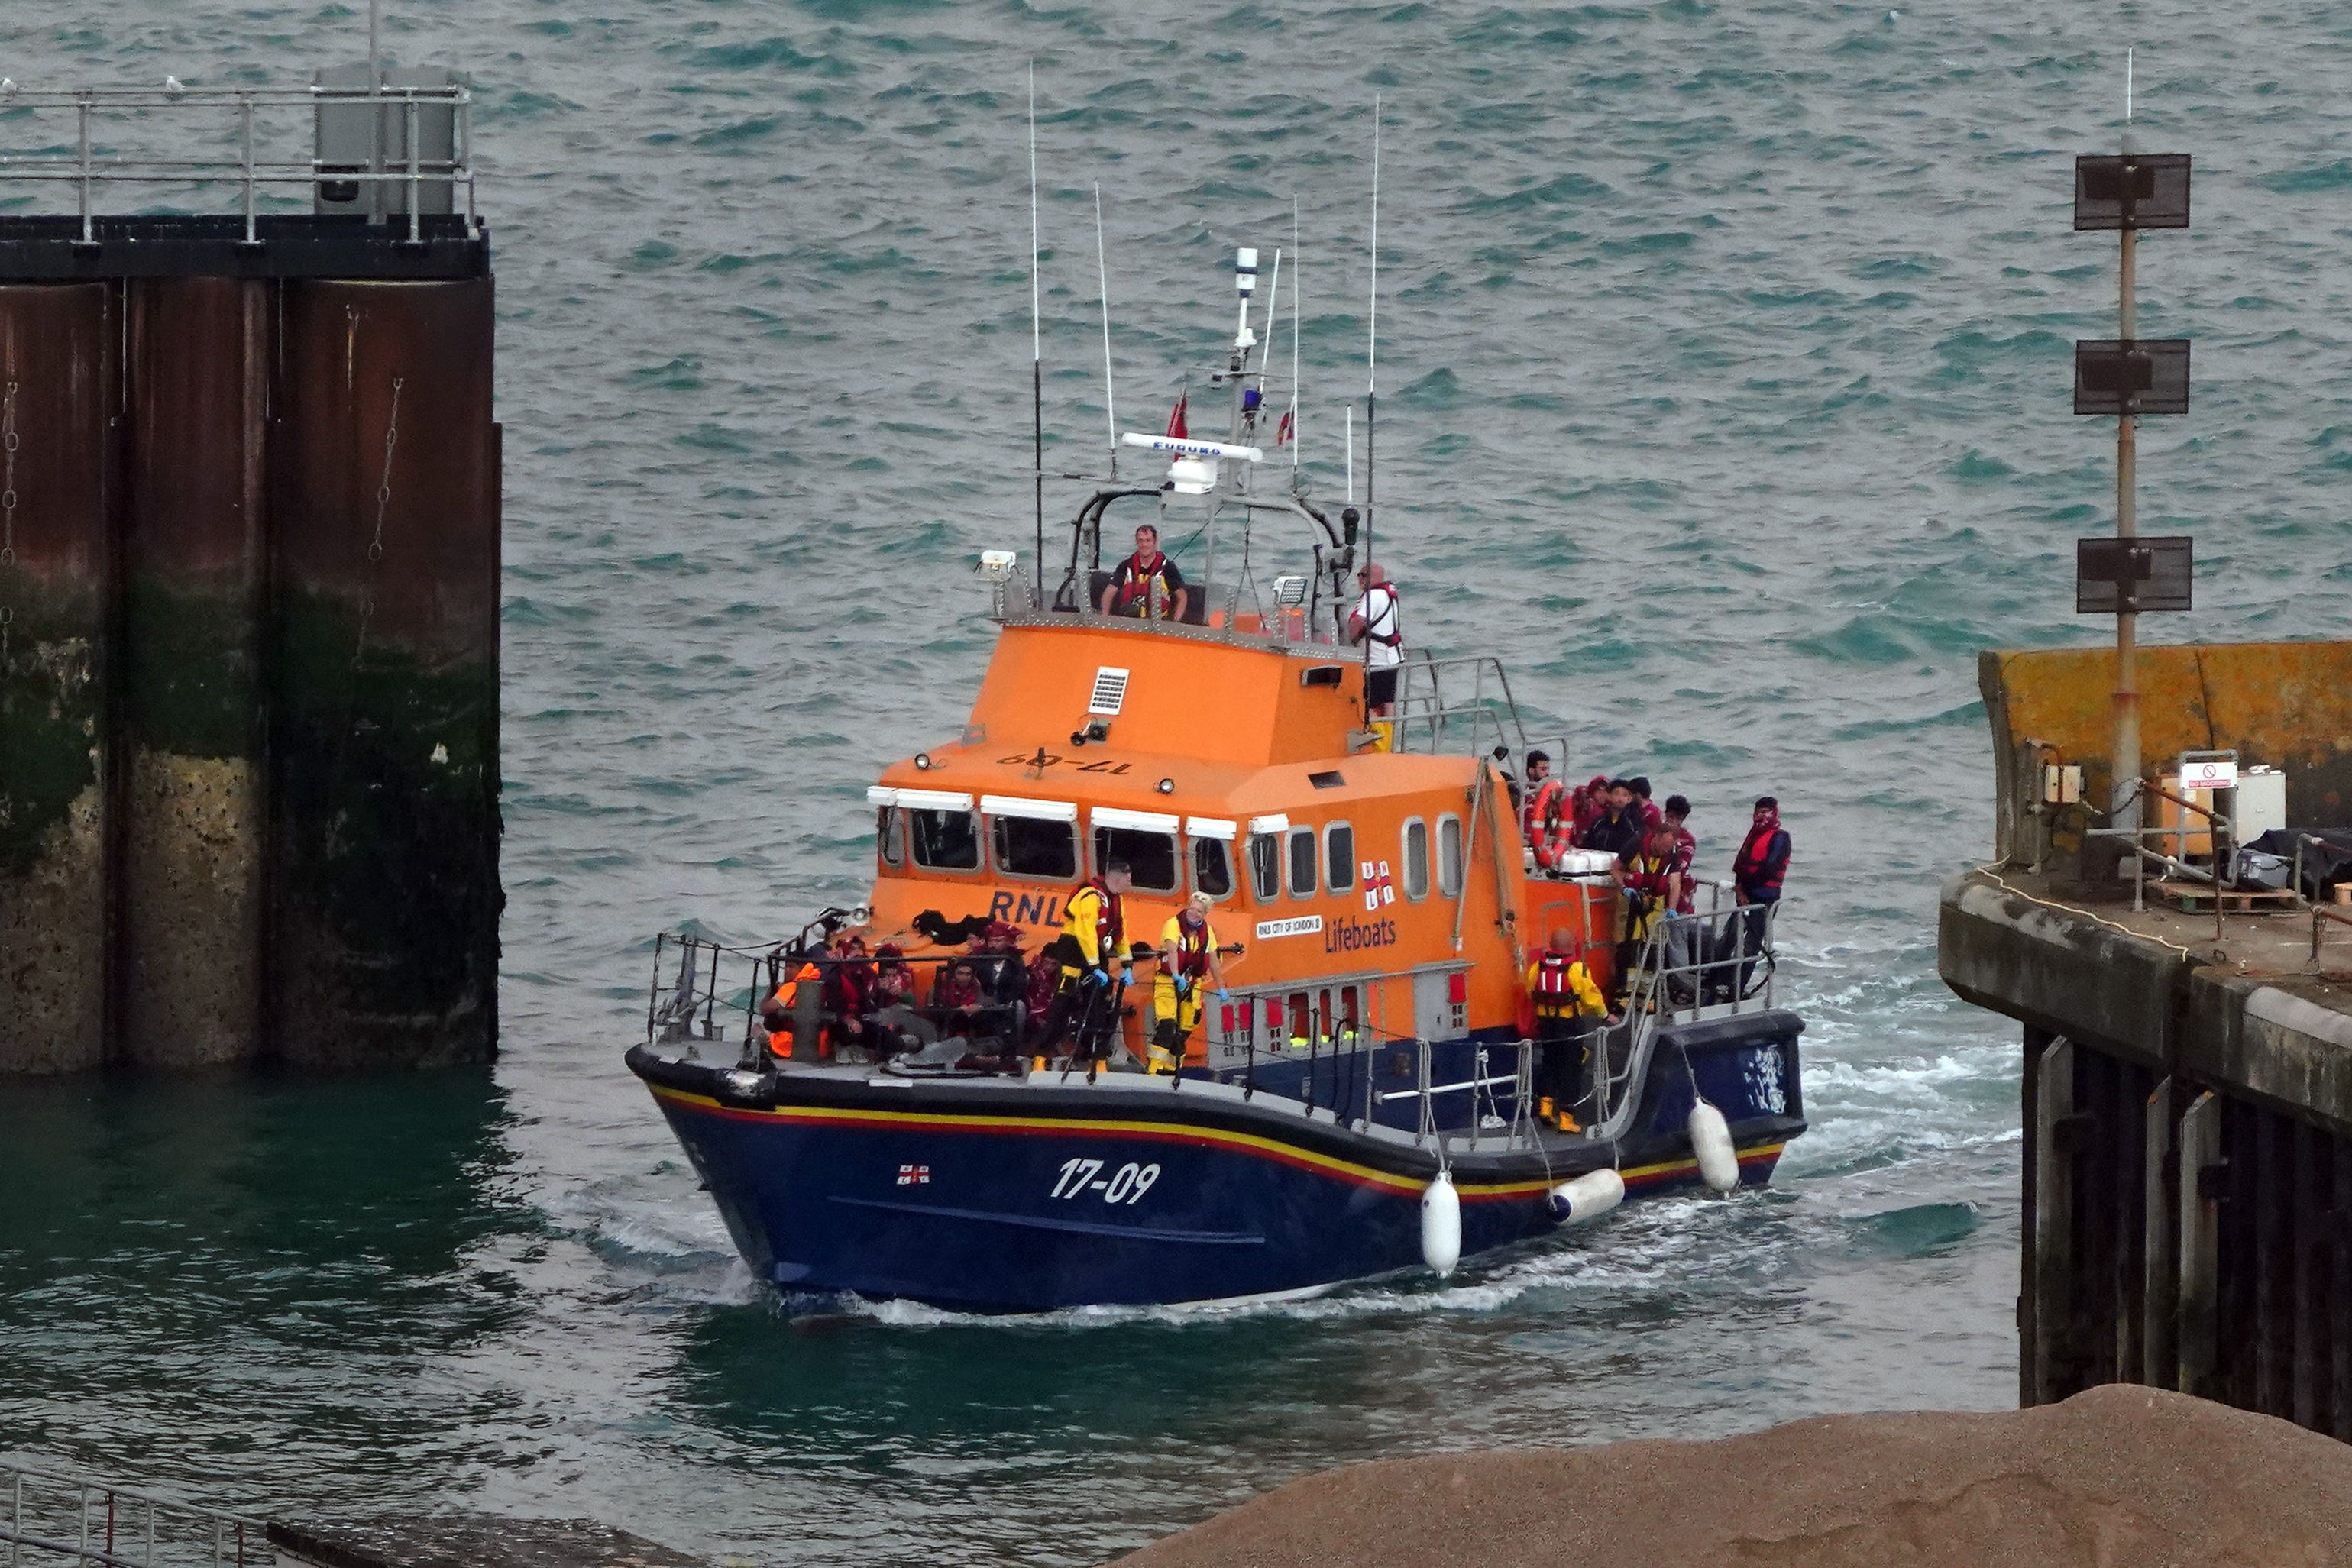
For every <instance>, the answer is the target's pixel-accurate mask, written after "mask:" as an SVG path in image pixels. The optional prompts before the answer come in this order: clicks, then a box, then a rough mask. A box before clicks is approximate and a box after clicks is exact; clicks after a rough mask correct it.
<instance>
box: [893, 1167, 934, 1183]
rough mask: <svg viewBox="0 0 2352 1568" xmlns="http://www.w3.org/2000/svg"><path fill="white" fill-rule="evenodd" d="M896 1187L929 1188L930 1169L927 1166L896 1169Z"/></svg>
mask: <svg viewBox="0 0 2352 1568" xmlns="http://www.w3.org/2000/svg"><path fill="white" fill-rule="evenodd" d="M898 1185H899V1186H930V1185H931V1167H930V1166H899V1167H898Z"/></svg>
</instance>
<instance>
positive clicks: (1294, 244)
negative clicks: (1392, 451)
mask: <svg viewBox="0 0 2352 1568" xmlns="http://www.w3.org/2000/svg"><path fill="white" fill-rule="evenodd" d="M1290 256H1291V261H1290V487H1291V488H1292V489H1293V490H1296V489H1297V488H1298V285H1299V283H1300V281H1301V279H1302V277H1303V276H1304V275H1305V273H1306V271H1307V253H1306V252H1304V251H1302V250H1300V249H1299V248H1298V198H1297V195H1295V194H1294V195H1293V196H1292V197H1291V198H1290Z"/></svg>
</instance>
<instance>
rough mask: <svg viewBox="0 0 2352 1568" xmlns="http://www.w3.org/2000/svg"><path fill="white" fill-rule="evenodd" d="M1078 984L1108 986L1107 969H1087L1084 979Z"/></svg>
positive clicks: (1108, 974)
mask: <svg viewBox="0 0 2352 1568" xmlns="http://www.w3.org/2000/svg"><path fill="white" fill-rule="evenodd" d="M1078 983H1079V984H1080V985H1085V986H1108V985H1109V984H1110V971H1109V970H1108V969H1088V970H1087V973H1086V977H1085V978H1084V979H1083V980H1081V981H1079V982H1078Z"/></svg>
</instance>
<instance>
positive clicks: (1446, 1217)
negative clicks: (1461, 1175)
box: [1421, 1171, 1462, 1277]
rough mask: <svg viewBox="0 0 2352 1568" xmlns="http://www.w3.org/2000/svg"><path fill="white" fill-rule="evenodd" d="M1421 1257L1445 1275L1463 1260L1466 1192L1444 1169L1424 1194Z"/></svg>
mask: <svg viewBox="0 0 2352 1568" xmlns="http://www.w3.org/2000/svg"><path fill="white" fill-rule="evenodd" d="M1421 1260H1422V1261H1423V1262H1424V1263H1426V1264H1428V1265H1429V1266H1430V1267H1431V1268H1432V1269H1433V1270H1436V1271H1437V1273H1438V1274H1439V1275H1440V1276H1441V1277H1442V1276H1444V1275H1447V1274H1451V1273H1453V1272H1454V1265H1455V1264H1456V1263H1459V1262H1460V1261H1462V1195H1461V1194H1460V1193H1457V1192H1455V1191H1454V1178H1453V1176H1449V1175H1447V1174H1446V1173H1445V1172H1444V1171H1440V1172H1438V1173H1437V1179H1436V1180H1434V1181H1433V1182H1431V1183H1430V1184H1429V1185H1428V1186H1425V1187H1423V1189H1422V1193H1421Z"/></svg>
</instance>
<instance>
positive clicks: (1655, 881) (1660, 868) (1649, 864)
mask: <svg viewBox="0 0 2352 1568" xmlns="http://www.w3.org/2000/svg"><path fill="white" fill-rule="evenodd" d="M1679 858H1680V857H1678V856H1676V855H1668V856H1666V857H1665V858H1664V859H1663V860H1661V859H1660V858H1658V857H1657V856H1656V855H1654V854H1652V853H1651V852H1649V851H1648V850H1646V849H1645V850H1643V852H1641V853H1639V854H1637V855H1635V856H1634V857H1633V859H1632V860H1630V861H1628V862H1625V885H1626V886H1627V887H1629V888H1631V889H1633V891H1634V892H1635V893H1638V894H1641V895H1642V896H1643V897H1644V898H1647V899H1652V900H1655V899H1658V898H1662V897H1664V895H1665V891H1666V878H1667V877H1669V876H1671V875H1673V874H1674V870H1675V862H1676V861H1677V860H1678V859H1679Z"/></svg>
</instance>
